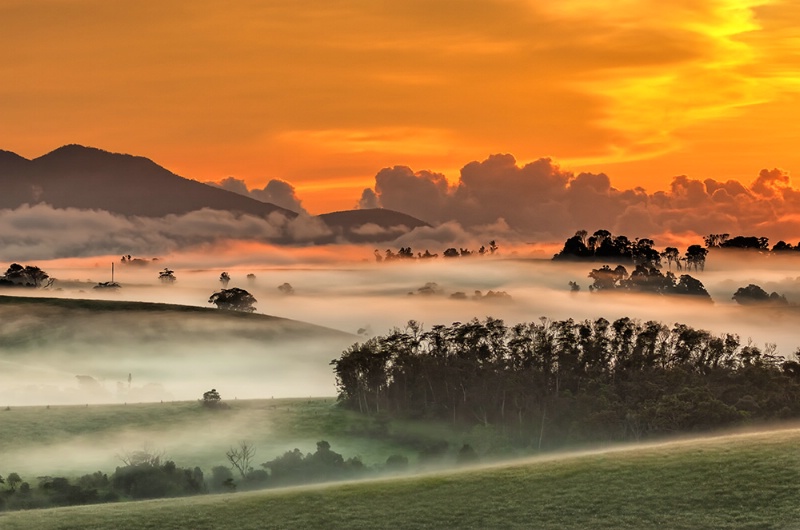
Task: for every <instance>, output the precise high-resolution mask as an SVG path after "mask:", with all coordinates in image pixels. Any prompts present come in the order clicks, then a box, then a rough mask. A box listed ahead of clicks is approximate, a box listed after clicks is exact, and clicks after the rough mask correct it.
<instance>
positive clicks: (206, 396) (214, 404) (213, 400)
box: [202, 388, 222, 409]
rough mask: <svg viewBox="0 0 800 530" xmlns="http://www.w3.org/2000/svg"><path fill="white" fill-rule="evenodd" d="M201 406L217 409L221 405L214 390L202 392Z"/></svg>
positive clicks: (219, 397)
mask: <svg viewBox="0 0 800 530" xmlns="http://www.w3.org/2000/svg"><path fill="white" fill-rule="evenodd" d="M202 403H203V406H204V407H208V408H211V409H213V408H218V407H219V406H220V405H222V397H221V396H220V395H219V392H217V389H216V388H212V389H211V390H209V391H208V392H203V401H202Z"/></svg>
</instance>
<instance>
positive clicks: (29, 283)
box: [0, 263, 50, 287]
mask: <svg viewBox="0 0 800 530" xmlns="http://www.w3.org/2000/svg"><path fill="white" fill-rule="evenodd" d="M49 277H50V276H49V275H48V274H47V273H46V272H44V271H43V270H42V269H40V268H39V267H36V266H33V265H26V266H24V267H23V266H22V265H20V264H19V263H12V264H11V265H10V266H9V267H8V269H7V270H6V272H5V274H4V275H3V277H2V278H0V285H7V286H19V287H41V286H42V285H43V284H44V282H45V281H46V280H47V279H48V278H49Z"/></svg>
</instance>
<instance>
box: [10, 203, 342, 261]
mask: <svg viewBox="0 0 800 530" xmlns="http://www.w3.org/2000/svg"><path fill="white" fill-rule="evenodd" d="M330 235H331V231H330V229H329V228H328V227H327V226H326V225H325V224H324V223H323V222H322V221H320V220H319V219H317V218H313V217H309V216H306V215H300V216H298V217H296V218H295V219H287V218H286V217H284V216H283V215H281V214H280V213H278V212H275V213H273V214H271V215H270V216H269V217H267V218H260V217H255V216H251V215H237V214H233V213H230V212H225V211H220V210H211V209H202V210H197V211H193V212H189V213H187V214H183V215H168V216H166V217H161V218H151V217H124V216H121V215H115V214H112V213H109V212H106V211H102V210H78V209H75V208H66V209H60V208H53V207H51V206H49V205H47V204H37V205H35V206H29V205H24V206H21V207H19V208H17V209H14V210H8V209H5V210H0V257H1V258H3V260H5V261H8V260H12V261H24V260H29V259H42V258H61V257H74V256H96V255H103V254H141V255H153V254H163V253H168V252H173V251H176V250H180V249H185V248H191V247H195V246H198V245H204V244H208V243H217V242H220V241H224V240H241V241H257V242H273V243H286V244H292V243H297V244H304V243H310V242H314V241H315V240H318V239H324V238H327V237H329V236H330Z"/></svg>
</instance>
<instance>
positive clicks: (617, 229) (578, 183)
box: [360, 154, 800, 242]
mask: <svg viewBox="0 0 800 530" xmlns="http://www.w3.org/2000/svg"><path fill="white" fill-rule="evenodd" d="M360 205H361V207H367V205H369V207H374V206H380V207H384V208H391V209H394V210H399V211H402V212H405V213H408V214H410V215H414V216H416V217H419V218H421V219H424V220H426V221H431V222H436V223H439V224H442V223H447V222H450V221H452V222H456V223H458V226H459V227H461V228H462V229H464V230H467V231H469V232H470V233H473V234H474V233H475V232H476V231H477V229H478V227H485V226H487V225H490V224H492V223H496V222H497V221H498V220H499V219H502V220H503V223H504V224H505V227H506V230H505V233H506V234H507V235H509V236H512V235H513V236H517V237H520V238H525V239H530V240H539V241H546V240H550V241H553V240H561V239H562V238H564V237H567V236H569V235H571V234H573V233H574V232H575V231H576V230H579V229H587V230H596V229H600V228H604V229H607V230H610V231H612V232H613V233H623V234H626V235H629V236H631V237H654V236H658V235H665V234H666V235H670V234H671V235H674V234H684V235H685V234H695V235H705V234H708V233H723V232H724V233H731V234H745V235H756V234H757V235H764V236H767V237H770V238H771V239H772V240H773V242H775V241H777V240H778V239H786V240H787V241H788V240H791V241H792V242H794V240H796V239H798V238H800V232H798V230H797V220H796V218H794V217H791V216H792V214H794V212H797V211H798V209H799V208H800V190H797V189H795V188H793V187H792V182H791V178H790V176H789V174H788V173H786V172H785V171H782V170H780V169H772V170H766V169H765V170H763V171H761V173H760V174H759V175H758V176H757V177H756V178H755V179H754V180H753V182H751V183H750V184H749V185H745V184H742V183H741V182H739V181H736V180H727V181H722V180H714V179H706V180H698V179H693V178H690V177H688V176H685V175H681V176H677V177H675V178H674V179H673V181H672V183H671V186H670V188H669V189H668V190H666V191H659V192H655V193H648V192H646V191H645V190H644V189H642V188H638V187H637V188H633V189H628V190H620V189H617V188H615V187H613V186H612V185H611V180H610V178H609V177H608V176H607V175H605V174H603V173H597V174H596V173H580V174H577V175H575V174H573V173H571V172H569V171H565V170H563V169H561V168H560V167H559V166H558V165H557V164H555V163H554V162H553V161H552V160H550V159H549V158H541V159H539V160H536V161H534V162H531V163H529V164H525V165H519V164H518V163H517V161H516V160H515V159H514V157H513V156H512V155H509V154H499V155H492V156H490V157H488V158H487V159H486V160H483V161H473V162H470V163H468V164H467V165H465V166H464V167H463V168H462V170H461V174H460V178H459V180H458V182H457V183H456V184H454V185H448V183H447V180H446V179H445V177H444V176H443V175H441V174H438V173H433V172H430V171H414V170H412V169H411V168H408V167H405V166H395V167H393V168H386V169H383V170H381V171H380V172H379V173H378V174H377V175H376V177H375V186H374V188H370V189H366V190H364V193H363V194H362V200H361V201H360ZM445 232H446V230H445ZM453 235H455V234H453ZM434 239H439V238H438V237H436V238H434Z"/></svg>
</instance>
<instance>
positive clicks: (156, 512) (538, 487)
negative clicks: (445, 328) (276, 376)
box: [0, 429, 800, 530]
mask: <svg viewBox="0 0 800 530" xmlns="http://www.w3.org/2000/svg"><path fill="white" fill-rule="evenodd" d="M798 442H800V431H798V430H797V429H794V430H784V431H772V432H763V433H757V434H750V435H735V436H728V437H720V438H708V439H698V440H692V441H685V442H675V443H668V444H660V445H651V446H645V447H640V448H629V449H622V450H618V451H611V452H598V453H594V454H584V455H580V454H578V455H566V456H561V457H550V458H545V459H539V460H536V459H534V460H529V461H520V462H512V463H509V464H507V465H502V466H495V467H486V468H475V469H466V470H462V471H456V472H443V473H436V474H430V475H425V476H418V477H406V478H394V479H384V480H378V481H370V482H362V483H349V484H338V485H329V486H321V487H307V488H296V489H286V490H274V491H263V492H254V493H244V494H233V495H215V496H200V497H191V498H183V499H173V500H160V501H146V502H135V503H126V504H106V505H98V506H84V507H76V508H60V509H51V510H41V511H30V512H17V513H10V514H7V515H2V516H0V526H2V527H3V528H5V529H26V528H37V529H41V530H45V529H50V528H59V529H72V528H75V529H78V528H80V529H85V528H160V529H179V528H180V529H182V528H193V529H206V528H207V529H228V528H230V529H237V530H242V529H256V528H348V529H359V528H389V527H391V528H581V529H583V528H609V529H610V528H614V529H617V528H631V529H642V528H674V529H678V528H718V529H723V528H797V526H798V524H797V521H798V519H799V518H800V504H798V503H797V497H798V494H800V481H798V480H797V478H798V474H800V455H798V454H797V451H796V450H795V448H796V446H797V443H798Z"/></svg>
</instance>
